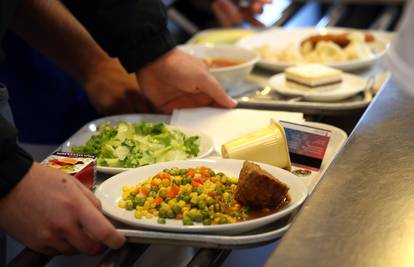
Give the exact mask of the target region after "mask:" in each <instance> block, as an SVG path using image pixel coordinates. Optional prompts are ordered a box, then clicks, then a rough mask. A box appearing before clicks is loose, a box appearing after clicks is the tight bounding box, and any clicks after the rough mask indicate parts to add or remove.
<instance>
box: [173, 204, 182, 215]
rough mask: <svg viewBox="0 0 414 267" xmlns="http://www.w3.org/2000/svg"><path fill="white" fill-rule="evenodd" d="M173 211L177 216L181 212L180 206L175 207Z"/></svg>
mask: <svg viewBox="0 0 414 267" xmlns="http://www.w3.org/2000/svg"><path fill="white" fill-rule="evenodd" d="M172 209H173V211H174V212H175V213H176V214H177V213H180V212H181V207H180V206H179V205H174V207H173V208H172Z"/></svg>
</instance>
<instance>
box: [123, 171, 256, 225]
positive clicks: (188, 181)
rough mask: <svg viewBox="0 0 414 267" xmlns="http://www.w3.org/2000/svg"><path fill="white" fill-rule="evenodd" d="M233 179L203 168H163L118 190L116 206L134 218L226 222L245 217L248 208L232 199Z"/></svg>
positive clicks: (203, 222) (212, 222) (206, 223)
mask: <svg viewBox="0 0 414 267" xmlns="http://www.w3.org/2000/svg"><path fill="white" fill-rule="evenodd" d="M237 182H238V179H237V178H233V177H227V176H226V175H225V174H223V173H220V172H219V173H215V172H214V171H213V170H212V169H210V168H207V167H196V168H188V169H180V168H171V169H164V170H163V171H161V172H159V173H157V174H156V175H154V176H152V177H150V178H148V179H147V180H146V181H145V182H144V183H142V184H139V185H136V186H132V187H128V186H124V188H123V189H122V190H123V192H122V200H120V201H119V202H118V206H119V207H121V208H125V209H127V210H135V217H136V218H138V219H140V218H148V219H149V218H152V217H153V216H155V217H158V223H160V224H164V223H165V222H166V219H181V220H182V222H183V224H184V225H192V224H194V223H195V222H197V223H202V224H204V225H210V224H226V223H234V222H238V221H244V220H247V219H248V212H249V208H248V207H247V206H242V205H240V204H239V203H238V202H237V201H236V200H235V199H234V195H235V191H236V189H237Z"/></svg>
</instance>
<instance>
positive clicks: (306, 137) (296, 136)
mask: <svg viewBox="0 0 414 267" xmlns="http://www.w3.org/2000/svg"><path fill="white" fill-rule="evenodd" d="M280 123H281V124H282V125H283V127H284V128H285V133H286V138H287V142H288V147H289V156H290V160H291V161H292V165H295V166H298V167H303V168H307V169H310V170H313V171H319V170H320V168H321V164H322V161H323V158H324V155H325V152H326V149H327V147H328V144H329V140H330V138H331V131H329V130H324V129H321V128H317V127H312V126H308V125H301V124H296V123H292V122H287V121H280Z"/></svg>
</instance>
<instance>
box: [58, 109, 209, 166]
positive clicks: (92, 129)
mask: <svg viewBox="0 0 414 267" xmlns="http://www.w3.org/2000/svg"><path fill="white" fill-rule="evenodd" d="M142 120H143V117H141V116H139V115H137V114H133V115H132V114H131V115H118V116H112V117H107V118H102V119H99V120H97V121H94V122H91V123H89V124H87V125H85V126H84V127H83V128H82V129H81V130H80V131H78V132H77V133H76V134H75V135H73V136H72V137H71V138H70V139H68V140H67V141H66V142H65V143H64V144H63V146H62V151H64V152H71V149H72V147H73V146H81V145H84V144H85V143H86V141H88V140H89V139H90V138H91V136H92V135H94V134H97V133H98V128H99V125H101V124H103V123H105V122H111V123H112V124H113V125H116V123H117V122H120V121H125V122H133V123H140V122H141V121H142ZM144 121H145V120H144ZM167 127H168V128H169V129H176V130H180V131H181V132H183V133H184V134H185V135H187V136H194V135H197V136H199V137H200V152H199V153H198V155H197V157H194V158H196V159H198V158H203V157H206V156H208V155H209V154H210V153H211V152H212V151H213V146H214V142H213V140H212V138H211V137H209V136H208V135H206V134H204V133H203V132H200V131H198V130H194V129H190V128H185V127H178V126H171V125H167ZM96 169H97V170H98V171H100V172H103V173H108V174H117V173H120V172H123V171H126V170H130V169H132V168H118V167H104V166H97V168H96Z"/></svg>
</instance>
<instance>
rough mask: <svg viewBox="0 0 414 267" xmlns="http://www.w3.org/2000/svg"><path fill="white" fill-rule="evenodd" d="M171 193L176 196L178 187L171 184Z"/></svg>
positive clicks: (178, 190)
mask: <svg viewBox="0 0 414 267" xmlns="http://www.w3.org/2000/svg"><path fill="white" fill-rule="evenodd" d="M171 191H173V192H174V193H175V194H178V193H179V192H180V187H179V186H177V185H175V184H173V185H172V186H171Z"/></svg>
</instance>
